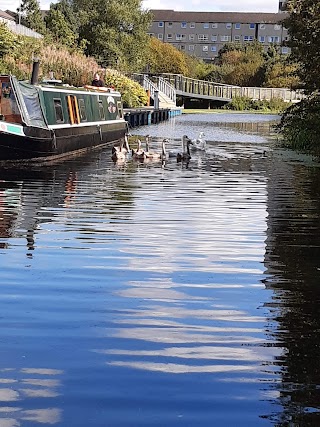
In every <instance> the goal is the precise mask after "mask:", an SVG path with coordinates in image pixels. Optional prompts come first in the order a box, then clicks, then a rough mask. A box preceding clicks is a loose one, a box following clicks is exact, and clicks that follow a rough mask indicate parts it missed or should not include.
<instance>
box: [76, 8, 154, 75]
mask: <svg viewBox="0 0 320 427" xmlns="http://www.w3.org/2000/svg"><path fill="white" fill-rule="evenodd" d="M141 3H142V2H141V0H99V1H98V0H90V1H89V0H74V2H73V8H74V10H76V11H78V12H77V13H78V18H79V23H80V28H79V35H80V39H86V40H87V41H88V45H87V48H86V53H87V54H88V55H91V56H94V57H95V58H96V59H97V60H98V62H99V63H100V64H101V65H102V66H104V67H106V66H116V68H118V69H121V70H122V71H140V70H141V69H143V67H144V66H145V64H146V62H147V55H146V53H147V49H148V45H149V36H148V35H147V31H148V28H149V26H150V23H151V19H152V18H151V14H150V12H148V11H145V10H143V9H142V7H141Z"/></svg>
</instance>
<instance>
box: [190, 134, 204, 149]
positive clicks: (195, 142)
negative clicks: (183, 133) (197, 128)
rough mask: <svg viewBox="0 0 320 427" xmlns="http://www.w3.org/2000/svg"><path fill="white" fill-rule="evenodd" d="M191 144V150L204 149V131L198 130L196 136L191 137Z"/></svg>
mask: <svg viewBox="0 0 320 427" xmlns="http://www.w3.org/2000/svg"><path fill="white" fill-rule="evenodd" d="M191 142H192V146H191V147H190V149H191V150H192V151H197V150H198V151H205V150H206V140H205V139H204V132H200V133H199V136H198V138H196V139H192V140H191Z"/></svg>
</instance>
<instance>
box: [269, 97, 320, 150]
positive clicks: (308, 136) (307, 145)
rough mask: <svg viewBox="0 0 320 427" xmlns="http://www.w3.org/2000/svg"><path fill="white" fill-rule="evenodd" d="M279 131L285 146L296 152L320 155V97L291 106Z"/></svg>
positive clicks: (283, 118) (281, 122)
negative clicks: (301, 151)
mask: <svg viewBox="0 0 320 427" xmlns="http://www.w3.org/2000/svg"><path fill="white" fill-rule="evenodd" d="M277 129H278V131H280V132H281V134H282V137H283V144H284V145H285V146H287V147H290V148H293V149H295V150H303V151H308V152H312V153H315V154H318V155H319V154H320V95H314V96H311V97H310V98H308V99H304V100H302V101H300V102H299V103H297V104H293V105H291V106H290V107H289V108H288V109H287V110H286V111H285V112H284V114H283V115H282V118H281V121H280V124H279V126H278V127H277Z"/></svg>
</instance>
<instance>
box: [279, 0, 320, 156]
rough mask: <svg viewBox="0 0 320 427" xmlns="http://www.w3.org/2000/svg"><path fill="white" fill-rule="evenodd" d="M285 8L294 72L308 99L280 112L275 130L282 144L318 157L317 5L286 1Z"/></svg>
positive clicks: (319, 5) (319, 16) (319, 40)
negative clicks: (286, 10) (294, 64)
mask: <svg viewBox="0 0 320 427" xmlns="http://www.w3.org/2000/svg"><path fill="white" fill-rule="evenodd" d="M287 9H288V12H289V15H288V17H287V18H286V19H285V20H284V25H285V26H286V28H288V32H289V35H290V41H289V43H288V44H289V46H290V47H291V49H292V54H291V57H292V59H293V60H294V61H296V63H297V64H299V65H298V67H297V70H296V72H297V75H298V76H299V78H300V80H301V87H302V88H303V89H304V90H305V92H306V93H307V94H309V97H308V98H307V99H305V100H303V101H302V102H300V103H298V104H295V105H293V106H291V107H290V108H289V109H288V110H287V111H286V112H285V113H284V115H283V116H282V119H281V123H280V126H279V129H280V131H281V132H282V134H283V136H284V139H285V144H286V145H288V146H290V147H292V148H294V149H301V150H307V151H309V152H314V153H317V154H320V145H319V142H320V120H319V119H320V74H319V67H320V32H319V28H320V2H319V1H316V0H288V3H287Z"/></svg>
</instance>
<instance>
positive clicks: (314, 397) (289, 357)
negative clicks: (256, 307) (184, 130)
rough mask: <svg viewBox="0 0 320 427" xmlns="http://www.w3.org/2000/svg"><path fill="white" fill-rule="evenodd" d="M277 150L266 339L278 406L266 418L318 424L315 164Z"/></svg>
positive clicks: (319, 260)
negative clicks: (274, 353)
mask: <svg viewBox="0 0 320 427" xmlns="http://www.w3.org/2000/svg"><path fill="white" fill-rule="evenodd" d="M282 154H284V155H285V156H284V158H283V156H279V157H278V158H276V157H275V159H274V162H273V163H272V164H271V165H270V166H271V168H270V169H269V175H270V178H269V183H268V221H267V224H268V231H267V236H268V237H267V240H266V255H265V266H266V268H267V270H266V274H267V279H266V280H265V284H266V287H267V288H268V289H270V290H272V292H273V297H272V302H270V304H268V307H269V309H270V328H269V331H268V335H269V339H270V341H272V345H274V346H277V347H279V348H281V349H282V351H281V356H279V357H277V358H276V359H275V360H274V362H273V364H274V365H276V366H278V367H279V376H280V378H279V382H278V383H277V384H275V385H274V390H275V391H276V392H277V393H278V394H279V397H278V401H279V403H280V404H281V406H282V407H283V411H281V412H280V413H279V412H274V413H273V414H272V415H270V416H269V417H268V418H270V419H271V420H272V421H273V422H274V423H275V425H277V426H281V427H282V426H288V425H294V426H304V427H305V426H308V427H309V426H310V427H311V426H318V425H319V423H320V369H319V366H320V365H319V361H320V347H319V331H320V312H319V303H320V288H319V281H320V218H319V216H320V202H319V201H320V191H319V189H320V174H319V164H318V163H317V162H312V161H310V159H307V158H306V159H305V161H304V162H302V163H301V159H297V157H296V156H293V157H292V159H290V157H289V156H286V154H287V153H282ZM283 160H285V161H283ZM297 160H300V161H297Z"/></svg>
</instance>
